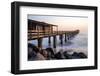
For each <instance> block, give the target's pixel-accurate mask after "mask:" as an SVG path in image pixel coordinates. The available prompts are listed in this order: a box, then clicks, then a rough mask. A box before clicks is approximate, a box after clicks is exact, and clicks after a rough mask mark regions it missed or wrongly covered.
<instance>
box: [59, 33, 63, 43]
mask: <svg viewBox="0 0 100 76" xmlns="http://www.w3.org/2000/svg"><path fill="white" fill-rule="evenodd" d="M59 38H60V44H61V45H63V35H60V36H59Z"/></svg>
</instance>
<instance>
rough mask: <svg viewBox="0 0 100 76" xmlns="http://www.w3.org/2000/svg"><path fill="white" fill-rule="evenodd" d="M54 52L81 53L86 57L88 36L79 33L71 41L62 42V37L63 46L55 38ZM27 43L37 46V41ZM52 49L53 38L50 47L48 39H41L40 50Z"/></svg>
mask: <svg viewBox="0 0 100 76" xmlns="http://www.w3.org/2000/svg"><path fill="white" fill-rule="evenodd" d="M56 38H57V42H56V48H55V49H56V52H59V51H68V52H69V53H73V52H83V53H84V54H85V55H88V35H87V34H86V33H79V34H77V35H76V36H75V37H74V38H73V39H71V40H68V41H67V42H65V41H64V39H65V37H64V36H63V45H61V44H60V39H59V36H56ZM29 43H32V44H34V45H36V46H37V40H31V41H29ZM48 47H51V48H53V37H51V45H49V43H48V38H43V42H42V48H43V49H45V48H48Z"/></svg>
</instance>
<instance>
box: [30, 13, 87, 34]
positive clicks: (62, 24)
mask: <svg viewBox="0 0 100 76" xmlns="http://www.w3.org/2000/svg"><path fill="white" fill-rule="evenodd" d="M28 19H32V20H37V21H42V22H46V23H50V24H54V25H58V30H59V31H62V30H63V31H68V30H77V29H79V30H80V32H82V33H87V31H88V17H82V16H45V15H28Z"/></svg>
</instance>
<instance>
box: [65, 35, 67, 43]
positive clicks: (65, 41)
mask: <svg viewBox="0 0 100 76" xmlns="http://www.w3.org/2000/svg"><path fill="white" fill-rule="evenodd" d="M65 42H67V39H66V33H65Z"/></svg>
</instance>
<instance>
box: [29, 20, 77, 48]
mask: <svg viewBox="0 0 100 76" xmlns="http://www.w3.org/2000/svg"><path fill="white" fill-rule="evenodd" d="M54 27H55V29H56V30H53V28H54ZM78 33H79V30H74V31H59V30H58V26H57V25H53V24H48V23H45V22H40V21H35V20H28V40H35V39H37V40H38V47H39V48H42V40H43V38H46V37H47V38H48V44H49V45H50V44H51V37H53V47H54V48H56V42H57V41H56V40H57V39H56V38H57V36H59V40H60V44H61V45H63V41H65V42H67V41H68V40H70V39H72V38H74V36H75V35H77V34H78Z"/></svg>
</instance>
